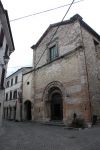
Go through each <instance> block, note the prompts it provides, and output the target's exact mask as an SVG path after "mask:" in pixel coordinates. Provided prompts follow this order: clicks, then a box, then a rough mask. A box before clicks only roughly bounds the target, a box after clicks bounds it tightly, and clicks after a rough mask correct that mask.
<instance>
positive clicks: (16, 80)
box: [15, 76, 18, 84]
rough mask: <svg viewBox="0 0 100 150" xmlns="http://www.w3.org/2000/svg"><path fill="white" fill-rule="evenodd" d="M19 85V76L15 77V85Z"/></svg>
mask: <svg viewBox="0 0 100 150" xmlns="http://www.w3.org/2000/svg"><path fill="white" fill-rule="evenodd" d="M17 83H18V76H16V77H15V84H17Z"/></svg>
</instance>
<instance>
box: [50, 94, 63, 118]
mask: <svg viewBox="0 0 100 150" xmlns="http://www.w3.org/2000/svg"><path fill="white" fill-rule="evenodd" d="M62 119H63V101H62V95H61V94H60V93H53V94H52V96H51V120H62Z"/></svg>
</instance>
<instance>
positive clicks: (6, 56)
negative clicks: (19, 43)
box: [4, 44, 9, 59]
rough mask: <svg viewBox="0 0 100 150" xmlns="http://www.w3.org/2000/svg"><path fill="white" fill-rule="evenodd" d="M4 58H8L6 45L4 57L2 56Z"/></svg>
mask: <svg viewBox="0 0 100 150" xmlns="http://www.w3.org/2000/svg"><path fill="white" fill-rule="evenodd" d="M4 58H6V59H7V58H9V56H8V45H7V44H6V49H5V56H4Z"/></svg>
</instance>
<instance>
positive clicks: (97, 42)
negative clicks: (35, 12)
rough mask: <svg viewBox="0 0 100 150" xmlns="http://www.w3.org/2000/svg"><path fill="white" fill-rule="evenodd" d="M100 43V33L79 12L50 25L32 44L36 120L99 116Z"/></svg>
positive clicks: (33, 102)
mask: <svg viewBox="0 0 100 150" xmlns="http://www.w3.org/2000/svg"><path fill="white" fill-rule="evenodd" d="M57 28H58V30H57V32H56V34H55V31H56V29H57ZM99 46H100V36H99V35H98V34H97V33H96V32H95V31H94V30H93V29H92V28H91V27H90V26H89V25H87V24H86V23H85V22H84V21H83V20H82V17H81V16H79V15H78V14H77V15H75V16H73V17H72V18H70V20H67V21H63V22H59V23H55V24H52V25H50V26H49V28H48V29H47V30H46V31H45V33H44V34H43V35H42V37H41V38H40V39H39V41H38V42H37V43H36V44H35V45H33V46H32V49H33V71H32V74H33V87H32V91H33V95H32V96H33V98H32V100H31V101H32V102H31V103H32V107H31V115H32V116H33V117H32V119H33V120H37V121H51V120H61V121H63V122H64V123H65V124H68V123H70V122H71V121H72V119H73V114H74V113H75V114H76V115H77V117H78V118H83V119H84V120H85V121H86V122H87V123H90V122H91V121H92V116H93V114H95V115H97V117H98V119H99V118H100V109H99V108H100V67H99V66H100V65H99V64H100V48H99ZM41 56H42V57H41ZM23 78H24V77H23ZM27 99H28V98H27Z"/></svg>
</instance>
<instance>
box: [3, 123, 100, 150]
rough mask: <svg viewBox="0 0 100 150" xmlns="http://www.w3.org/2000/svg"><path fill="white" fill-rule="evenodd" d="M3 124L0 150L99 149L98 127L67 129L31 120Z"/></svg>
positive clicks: (99, 130)
mask: <svg viewBox="0 0 100 150" xmlns="http://www.w3.org/2000/svg"><path fill="white" fill-rule="evenodd" d="M3 124H4V126H3V128H4V132H3V134H1V135H0V150H100V127H95V128H91V129H84V130H69V129H65V128H64V127H57V126H48V125H40V124H36V123H33V122H13V121H6V122H4V123H3Z"/></svg>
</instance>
